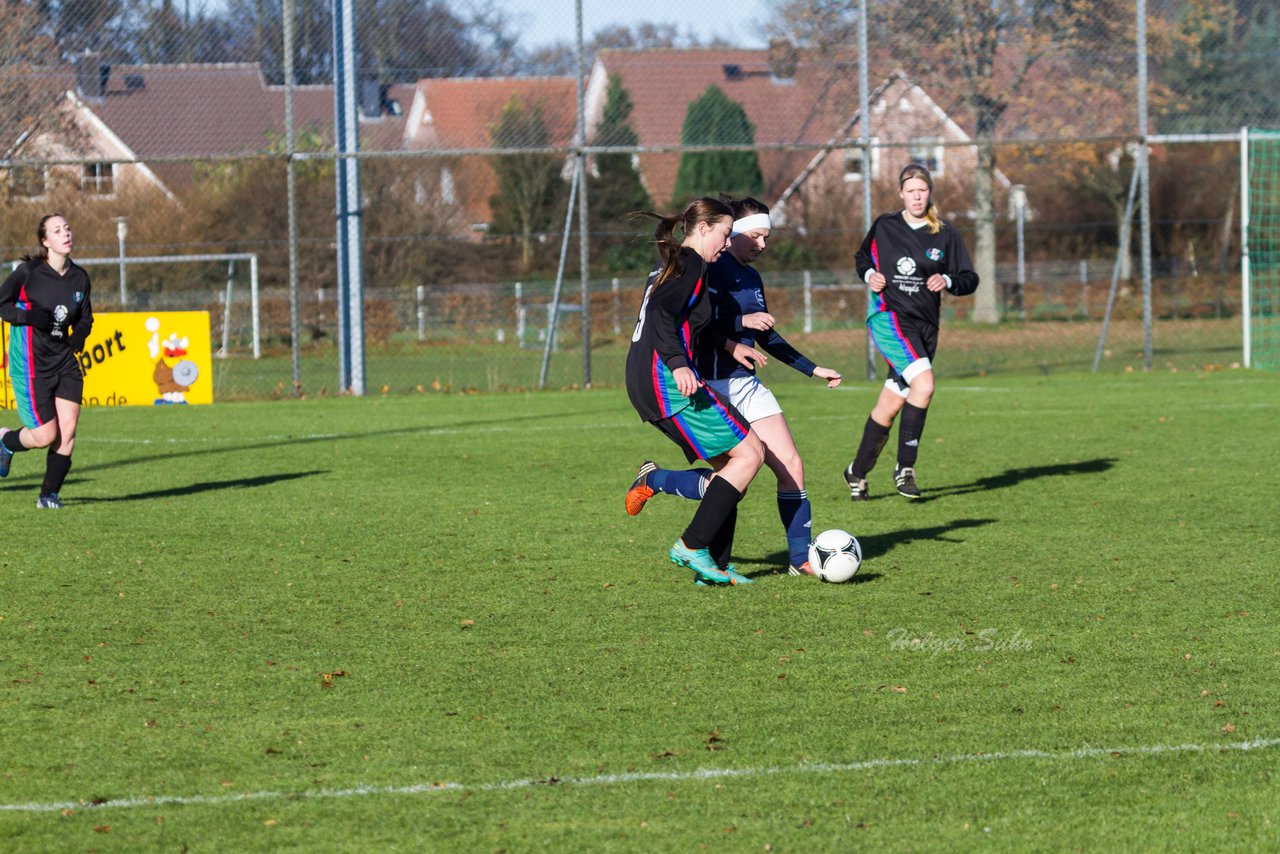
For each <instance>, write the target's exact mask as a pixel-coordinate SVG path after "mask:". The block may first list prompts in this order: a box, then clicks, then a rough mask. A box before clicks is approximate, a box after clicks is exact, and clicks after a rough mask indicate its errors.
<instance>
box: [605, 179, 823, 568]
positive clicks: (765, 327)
mask: <svg viewBox="0 0 1280 854" xmlns="http://www.w3.org/2000/svg"><path fill="white" fill-rule="evenodd" d="M730 204H731V206H732V208H733V215H734V221H733V230H732V232H731V233H730V238H729V249H728V251H726V252H724V253H723V254H722V255H721V256H720V257H719V258H718V259H716V261H715V262H713V263H712V264H711V266H710V267H709V268H708V269H707V277H708V295H709V298H710V300H711V306H712V323H713V324H714V325H715V327H716V328H717V329H719V330H720V331H721V332H722V333H724V335H725V336H726V338H728V339H729V340H731V341H733V340H736V341H738V342H740V343H742V344H746V345H749V346H752V347H759V348H760V349H762V350H764V351H765V352H766V353H768V354H769V355H770V356H773V357H774V358H777V359H780V360H781V361H782V362H783V363H784V364H786V365H789V366H791V367H792V368H795V369H796V370H797V371H799V372H800V373H802V374H804V375H805V376H811V377H818V378H819V379H824V380H826V381H827V387H828V388H835V387H836V386H838V385H840V379H841V378H840V374H839V373H838V372H837V371H833V370H831V369H830V368H823V367H820V366H818V365H817V364H815V363H814V362H813V361H811V360H810V359H808V358H806V357H805V356H804V355H803V354H801V353H800V351H798V350H796V348H794V347H792V346H791V345H790V344H789V343H787V341H786V339H784V338H783V337H782V336H781V335H780V334H778V332H777V330H776V329H774V325H775V322H776V321H775V318H774V316H773V315H772V314H770V313H769V307H768V305H767V304H766V302H765V295H764V281H763V280H762V279H761V277H760V273H759V272H758V271H757V270H756V269H755V268H754V267H752V266H751V265H752V264H753V263H754V262H755V261H756V260H757V259H758V258H759V257H760V253H762V252H763V251H764V249H765V246H766V244H767V243H768V241H769V233H770V230H771V229H772V222H771V221H770V219H769V208H768V207H767V206H766V205H764V204H763V203H762V202H760V201H757V200H756V199H752V198H746V199H739V200H737V201H731V202H730ZM695 359H696V363H697V367H698V373H699V374H700V375H701V376H702V377H703V378H704V379H705V380H706V381H707V385H709V386H710V387H711V388H712V389H713V390H714V391H715V392H716V393H717V394H718V395H719V396H720V397H721V398H722V399H727V400H728V401H729V402H730V403H731V404H733V406H734V407H735V408H737V409H738V411H739V412H741V413H742V414H743V415H744V416H745V417H746V418H747V420H748V421H749V422H750V423H751V429H752V430H754V431H755V432H756V433H757V434H758V435H759V436H760V441H761V442H762V443H763V444H764V451H765V457H764V461H765V464H766V465H767V466H769V468H770V469H772V470H773V473H774V475H775V477H776V478H777V481H778V515H779V517H780V518H781V520H782V527H783V530H784V531H785V532H786V539H787V553H788V558H789V564H788V568H789V571H790V573H791V574H792V575H813V571H812V570H811V569H810V568H809V559H808V551H809V540H810V538H811V537H810V535H811V522H812V518H813V513H812V509H811V507H810V504H809V496H808V494H807V493H806V492H805V488H804V463H803V461H802V460H801V458H800V452H799V451H797V450H796V444H795V440H794V439H793V438H792V436H791V429H790V428H789V427H788V426H787V419H786V417H785V416H784V415H783V414H782V407H781V406H780V405H779V404H778V400H777V398H776V397H774V395H773V392H771V391H770V390H769V389H768V387H767V386H765V384H764V383H762V382H761V381H760V378H759V377H758V376H756V372H755V367H754V365H751V364H742V363H741V362H739V361H737V360H735V359H734V358H733V357H732V356H731V355H730V353H729V351H728V350H725V349H718V350H714V349H704V350H699V351H698V352H697V353H696V354H695ZM709 475H710V471H709V470H707V469H691V470H684V471H669V470H667V469H660V468H658V467H657V465H656V464H655V463H653V462H652V461H646V462H645V463H644V464H642V465H641V466H640V471H639V473H638V474H637V476H636V480H635V482H634V483H632V486H631V489H630V490H628V492H627V512H628V513H630V514H631V515H633V516H634V515H636V514H637V513H639V512H640V510H641V509H642V508H643V507H644V503H645V501H647V500H648V499H649V498H650V497H652V496H653V495H654V493H656V492H666V493H669V494H673V495H680V496H682V497H685V498H700V497H701V495H702V492H703V490H704V489H705V485H706V482H707V477H708V476H709Z"/></svg>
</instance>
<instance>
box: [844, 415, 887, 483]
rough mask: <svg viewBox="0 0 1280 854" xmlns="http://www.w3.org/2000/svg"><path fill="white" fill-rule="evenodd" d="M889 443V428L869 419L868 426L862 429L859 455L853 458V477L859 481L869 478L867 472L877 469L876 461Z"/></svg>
mask: <svg viewBox="0 0 1280 854" xmlns="http://www.w3.org/2000/svg"><path fill="white" fill-rule="evenodd" d="M887 441H889V428H888V427H886V426H884V425H883V424H880V423H878V422H877V421H876V420H875V419H874V418H871V417H870V416H868V417H867V424H866V426H865V427H863V428H862V444H860V445H858V454H857V456H855V457H854V458H853V464H852V466H851V468H852V469H853V476H854V477H856V478H858V479H859V480H861V479H863V478H865V477H866V476H867V472H869V471H871V470H872V469H873V468H875V467H876V460H877V459H878V458H879V456H880V452H881V451H882V450H884V443H885V442H887Z"/></svg>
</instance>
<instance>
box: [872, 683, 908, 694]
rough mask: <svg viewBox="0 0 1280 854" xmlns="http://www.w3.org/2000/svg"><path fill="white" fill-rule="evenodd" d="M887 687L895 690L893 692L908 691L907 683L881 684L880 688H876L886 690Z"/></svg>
mask: <svg viewBox="0 0 1280 854" xmlns="http://www.w3.org/2000/svg"><path fill="white" fill-rule="evenodd" d="M886 688H888V689H889V690H890V691H893V692H895V693H898V694H905V693H907V686H906V685H881V686H880V687H879V688H876V690H877V691H883V690H884V689H886Z"/></svg>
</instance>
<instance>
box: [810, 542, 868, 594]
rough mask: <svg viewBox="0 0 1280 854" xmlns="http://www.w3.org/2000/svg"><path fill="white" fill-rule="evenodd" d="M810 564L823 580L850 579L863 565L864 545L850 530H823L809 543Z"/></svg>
mask: <svg viewBox="0 0 1280 854" xmlns="http://www.w3.org/2000/svg"><path fill="white" fill-rule="evenodd" d="M809 566H810V567H811V568H812V569H813V571H814V572H815V573H816V574H817V576H818V577H819V578H821V579H822V580H823V581H830V582H832V583H833V584H838V583H840V582H843V581H848V580H849V579H850V578H853V576H854V575H855V574H857V572H858V567H860V566H862V546H861V544H859V543H858V538H857V537H855V536H854V535H853V534H850V533H849V532H848V531H842V530H840V529H839V528H832V529H831V530H829V531H823V532H822V533H821V534H819V535H818V536H816V537H814V538H813V542H812V543H809Z"/></svg>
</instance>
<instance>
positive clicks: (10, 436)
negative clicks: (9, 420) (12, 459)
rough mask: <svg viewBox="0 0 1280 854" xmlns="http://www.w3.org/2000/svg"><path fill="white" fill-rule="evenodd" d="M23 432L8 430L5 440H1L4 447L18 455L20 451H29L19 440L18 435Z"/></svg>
mask: <svg viewBox="0 0 1280 854" xmlns="http://www.w3.org/2000/svg"><path fill="white" fill-rule="evenodd" d="M21 432H22V431H21V430H6V431H5V434H4V438H3V439H0V442H3V443H4V446H5V447H6V448H8V449H9V450H11V451H13V452H14V453H15V454H16V453H18V451H25V450H27V447H26V446H25V445H23V444H22V442H21V441H20V440H19V439H18V434H19V433H21Z"/></svg>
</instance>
